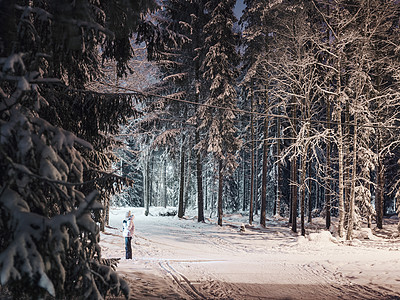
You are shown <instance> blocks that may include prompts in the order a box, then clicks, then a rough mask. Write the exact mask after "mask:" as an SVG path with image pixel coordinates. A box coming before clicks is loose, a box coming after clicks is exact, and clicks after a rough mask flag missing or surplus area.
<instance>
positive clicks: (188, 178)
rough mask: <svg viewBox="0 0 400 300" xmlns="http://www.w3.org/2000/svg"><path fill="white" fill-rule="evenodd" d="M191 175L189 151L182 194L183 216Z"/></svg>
mask: <svg viewBox="0 0 400 300" xmlns="http://www.w3.org/2000/svg"><path fill="white" fill-rule="evenodd" d="M190 148H191V147H190ZM191 174H192V152H191V151H189V153H188V159H187V163H186V173H185V189H184V190H185V192H184V195H185V196H184V204H183V214H185V211H186V208H187V207H188V203H189V185H190V179H191Z"/></svg>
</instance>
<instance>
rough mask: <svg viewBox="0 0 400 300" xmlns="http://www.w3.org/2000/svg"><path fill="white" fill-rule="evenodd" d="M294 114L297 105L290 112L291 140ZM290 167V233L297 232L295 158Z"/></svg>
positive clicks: (295, 123)
mask: <svg viewBox="0 0 400 300" xmlns="http://www.w3.org/2000/svg"><path fill="white" fill-rule="evenodd" d="M296 113H297V105H296V104H295V103H294V104H293V111H292V118H293V128H294V131H293V138H295V137H296V134H297V132H296V127H297V122H296ZM290 167H291V181H292V183H291V184H292V185H291V192H292V193H291V194H292V197H291V198H292V201H291V203H292V205H291V208H292V210H291V212H292V214H291V215H292V231H293V232H297V158H296V157H293V159H292V162H291V164H290Z"/></svg>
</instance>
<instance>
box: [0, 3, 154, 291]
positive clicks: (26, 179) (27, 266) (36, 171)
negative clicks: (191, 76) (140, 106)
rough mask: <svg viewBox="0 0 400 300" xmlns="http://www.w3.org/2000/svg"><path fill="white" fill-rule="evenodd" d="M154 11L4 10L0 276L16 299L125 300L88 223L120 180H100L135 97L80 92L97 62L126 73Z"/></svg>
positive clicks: (1, 6) (25, 6) (91, 7)
mask: <svg viewBox="0 0 400 300" xmlns="http://www.w3.org/2000/svg"><path fill="white" fill-rule="evenodd" d="M155 7H156V4H155V2H154V1H147V2H140V3H136V4H135V5H132V3H131V2H128V1H123V2H116V1H74V2H68V3H62V2H54V1H16V0H15V1H2V2H1V3H0V13H1V18H0V97H1V98H0V169H1V170H2V171H1V173H0V228H1V233H0V270H1V285H2V287H5V288H7V289H8V290H9V291H10V292H11V293H12V295H13V296H14V297H25V296H29V297H33V298H46V297H48V296H49V295H51V296H53V297H56V298H80V297H84V298H92V299H102V298H104V297H105V296H106V295H107V294H109V293H111V294H113V295H118V294H120V293H121V292H122V293H123V294H124V295H125V296H126V297H128V295H129V287H128V285H127V284H126V282H124V281H123V280H122V279H120V278H119V277H118V276H117V274H115V272H114V270H113V268H114V266H115V261H112V260H109V261H106V260H104V259H102V258H101V251H100V246H99V227H98V225H97V224H96V222H99V221H102V220H101V219H99V218H98V216H99V211H100V210H102V209H104V208H106V206H107V203H106V202H105V200H106V199H107V198H108V196H109V195H110V190H112V189H113V184H114V183H115V182H116V181H117V182H118V181H119V179H118V176H116V175H113V174H110V173H108V172H107V171H109V168H110V166H111V157H112V154H111V152H110V147H111V146H112V145H113V143H114V141H113V138H112V137H111V135H112V134H115V133H116V132H117V130H118V126H119V123H120V122H123V121H124V120H125V118H126V117H127V116H135V110H134V109H133V100H134V95H130V96H126V95H125V96H124V95H110V94H102V93H96V92H92V91H88V90H85V85H86V83H88V82H89V81H90V80H92V79H93V78H96V77H97V76H98V75H99V73H100V66H101V61H102V59H116V60H117V71H118V74H119V75H123V74H126V72H127V68H126V63H127V61H128V60H129V59H130V57H131V56H132V53H131V46H130V43H131V38H132V35H133V33H134V32H137V31H138V30H139V31H140V30H141V35H140V36H139V37H140V38H141V39H146V38H148V37H151V36H153V35H154V31H148V30H149V29H151V28H154V26H152V25H151V24H150V23H143V22H144V21H143V19H142V18H143V17H144V15H145V14H146V12H149V11H150V10H152V9H154V8H155ZM121 20H122V21H121ZM100 48H101V49H102V52H101V53H99V49H100ZM154 49H155V48H154ZM136 100H138V99H136ZM96 190H97V191H96ZM97 199H100V200H101V202H103V204H104V205H101V203H99V202H98V201H97ZM103 219H104V218H103Z"/></svg>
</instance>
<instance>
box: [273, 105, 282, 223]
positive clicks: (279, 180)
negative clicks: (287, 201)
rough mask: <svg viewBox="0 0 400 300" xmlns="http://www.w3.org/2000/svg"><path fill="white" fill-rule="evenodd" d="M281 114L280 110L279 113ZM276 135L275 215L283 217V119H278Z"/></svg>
mask: <svg viewBox="0 0 400 300" xmlns="http://www.w3.org/2000/svg"><path fill="white" fill-rule="evenodd" d="M278 114H280V110H279V111H278ZM276 132H277V133H276V135H277V137H278V139H277V141H276V159H277V162H276V169H277V180H276V202H275V215H276V216H280V215H281V184H282V170H281V162H280V158H281V118H279V117H278V118H277V125H276Z"/></svg>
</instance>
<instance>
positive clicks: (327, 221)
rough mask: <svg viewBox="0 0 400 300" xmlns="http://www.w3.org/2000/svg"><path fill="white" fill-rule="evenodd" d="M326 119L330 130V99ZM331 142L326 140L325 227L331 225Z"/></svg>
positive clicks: (327, 227) (327, 104)
mask: <svg viewBox="0 0 400 300" xmlns="http://www.w3.org/2000/svg"><path fill="white" fill-rule="evenodd" d="M326 120H327V122H328V130H330V129H331V105H330V101H329V99H327V103H326ZM330 176H331V142H330V140H329V139H328V140H327V142H326V166H325V209H326V219H325V227H326V229H329V228H330V227H331V179H330Z"/></svg>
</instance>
